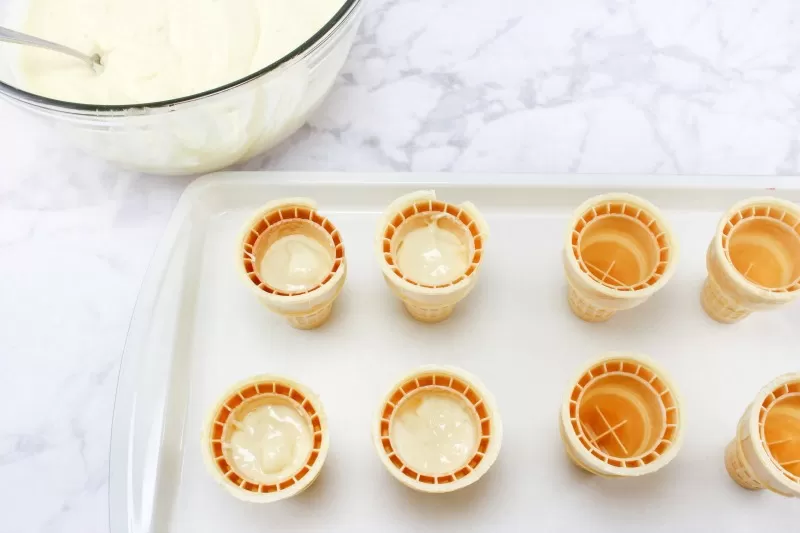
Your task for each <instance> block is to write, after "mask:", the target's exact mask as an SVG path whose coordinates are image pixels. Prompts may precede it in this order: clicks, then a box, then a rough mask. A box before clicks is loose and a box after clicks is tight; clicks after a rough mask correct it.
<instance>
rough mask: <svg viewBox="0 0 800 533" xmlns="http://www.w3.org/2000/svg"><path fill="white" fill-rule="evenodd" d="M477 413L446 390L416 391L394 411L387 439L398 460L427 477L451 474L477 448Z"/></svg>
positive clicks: (478, 424) (471, 455) (466, 461)
mask: <svg viewBox="0 0 800 533" xmlns="http://www.w3.org/2000/svg"><path fill="white" fill-rule="evenodd" d="M479 426H480V422H479V421H478V417H477V413H475V410H474V409H473V408H472V405H471V404H469V403H467V402H465V401H464V400H463V399H462V398H461V397H459V396H457V395H456V394H453V393H450V392H447V391H437V390H431V391H425V390H422V391H419V392H417V393H416V394H412V395H411V396H409V397H408V398H407V399H406V400H405V401H403V402H402V403H401V404H400V405H399V406H398V408H397V413H396V414H395V415H394V417H393V419H392V424H391V426H390V431H389V438H390V440H391V442H392V446H393V447H394V449H395V450H397V455H398V456H399V457H400V459H401V460H402V461H403V462H404V463H405V464H407V465H408V466H409V467H410V468H412V469H413V470H416V471H417V472H421V473H425V474H429V475H436V476H438V475H441V474H446V473H448V472H455V471H456V470H459V469H461V468H462V467H464V466H465V465H466V464H467V463H468V462H469V460H470V459H471V458H472V457H473V455H474V454H475V452H476V451H477V449H478V441H479V433H478V427H479Z"/></svg>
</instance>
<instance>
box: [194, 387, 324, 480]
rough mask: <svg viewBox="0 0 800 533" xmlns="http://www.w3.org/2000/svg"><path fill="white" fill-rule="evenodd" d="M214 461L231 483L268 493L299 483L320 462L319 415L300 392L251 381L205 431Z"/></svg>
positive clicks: (321, 431)
mask: <svg viewBox="0 0 800 533" xmlns="http://www.w3.org/2000/svg"><path fill="white" fill-rule="evenodd" d="M209 439H210V442H209V443H208V445H209V446H210V447H211V450H210V451H211V455H212V460H213V463H214V464H215V466H216V468H218V469H219V472H220V474H221V475H222V476H223V477H224V478H225V479H226V480H227V481H228V482H230V483H231V484H233V485H235V486H238V487H239V488H241V489H244V490H245V491H248V492H253V493H272V492H277V491H280V490H284V489H287V488H289V487H292V486H293V485H295V484H298V483H301V482H302V481H301V480H303V478H305V476H306V475H307V474H308V473H309V471H310V470H311V469H313V468H314V467H315V463H316V462H317V461H318V460H319V456H320V451H321V448H322V441H323V429H322V422H321V419H320V415H319V414H318V413H317V409H316V408H315V407H314V406H313V405H312V403H311V401H310V400H308V399H307V398H306V397H305V396H304V395H303V394H302V393H301V392H299V391H297V390H294V389H293V388H291V387H290V386H288V385H285V384H282V383H276V382H264V383H254V384H252V385H249V386H246V387H245V388H243V389H242V390H240V391H237V392H236V393H234V394H233V395H231V396H230V397H229V398H228V399H227V400H226V401H225V402H224V403H223V404H222V405H221V407H220V408H219V409H218V411H217V413H216V414H215V417H214V420H213V422H212V425H211V428H210V435H209Z"/></svg>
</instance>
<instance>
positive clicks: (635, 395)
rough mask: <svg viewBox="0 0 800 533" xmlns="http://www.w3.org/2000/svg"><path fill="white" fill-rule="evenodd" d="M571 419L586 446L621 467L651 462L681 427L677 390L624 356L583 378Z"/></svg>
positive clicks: (574, 396)
mask: <svg viewBox="0 0 800 533" xmlns="http://www.w3.org/2000/svg"><path fill="white" fill-rule="evenodd" d="M570 418H571V423H572V427H573V430H574V431H575V433H576V435H577V436H578V440H579V441H580V442H581V444H582V445H583V446H584V448H585V449H586V450H587V451H588V452H589V453H591V454H592V455H593V456H595V457H597V458H598V459H600V460H602V461H603V462H605V463H608V464H610V465H611V466H616V467H626V468H636V467H639V466H644V465H647V464H649V463H652V462H653V461H655V460H656V459H658V458H659V457H660V456H661V455H663V454H664V452H666V451H667V449H669V447H670V446H671V445H672V443H673V442H674V440H675V438H676V436H677V429H678V428H677V424H678V411H677V405H676V403H675V399H674V397H673V395H672V392H671V391H670V390H669V389H668V388H667V387H666V385H665V384H664V383H663V382H662V381H661V380H660V379H659V378H658V377H657V376H656V375H655V374H654V373H653V372H652V371H650V370H648V369H647V368H645V367H644V366H642V365H641V364H638V363H636V362H633V361H624V360H610V361H606V362H604V363H601V364H599V365H598V366H597V367H595V368H593V369H591V370H590V371H589V372H587V373H586V374H584V375H583V376H582V377H581V378H580V380H579V381H578V383H577V384H576V386H575V387H574V389H573V391H572V395H571V399H570Z"/></svg>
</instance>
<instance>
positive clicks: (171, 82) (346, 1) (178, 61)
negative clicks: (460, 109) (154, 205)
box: [0, 0, 362, 174]
mask: <svg viewBox="0 0 800 533" xmlns="http://www.w3.org/2000/svg"><path fill="white" fill-rule="evenodd" d="M30 1H32V2H34V4H33V8H34V10H33V11H29V9H28V8H29V7H30V6H29V5H28V4H27V3H26V2H23V1H22V0H19V1H11V2H7V3H4V5H3V6H0V23H2V24H3V25H5V26H8V27H14V28H23V29H28V30H29V31H30V30H31V29H35V30H36V31H35V32H34V33H36V34H38V36H40V37H44V38H51V39H53V40H59V37H60V38H61V41H62V42H63V43H64V44H66V45H72V46H73V47H75V48H78V49H81V50H84V49H92V50H95V51H96V50H97V48H103V47H104V46H105V47H107V48H108V47H110V48H113V47H114V45H118V47H117V48H114V49H113V50H111V51H109V50H108V49H106V54H105V57H106V59H105V61H106V65H105V68H104V69H103V70H102V72H100V73H99V75H97V79H95V78H92V79H90V80H89V81H91V82H92V83H89V84H85V85H81V76H80V75H77V74H75V73H74V72H73V71H72V67H67V68H66V69H65V70H62V71H61V74H58V73H54V74H44V73H40V74H38V75H36V74H34V75H32V74H31V72H32V71H36V69H37V68H38V67H37V65H41V63H39V62H40V61H46V62H47V63H49V62H51V61H55V62H61V61H64V60H69V59H70V58H56V57H52V58H48V59H47V60H44V59H42V58H44V56H43V55H41V54H44V53H46V52H43V51H40V50H31V51H28V50H25V51H22V50H21V48H22V47H15V46H6V47H2V49H0V53H2V54H4V55H5V59H6V61H5V62H0V96H2V97H4V98H6V99H7V100H9V101H11V102H12V103H14V104H16V105H18V106H20V107H22V108H23V109H25V110H28V111H31V112H33V113H35V114H36V115H38V116H40V117H43V118H45V119H46V120H47V121H49V122H50V123H51V124H52V125H53V126H54V127H56V128H57V129H59V130H61V131H62V132H63V133H64V135H65V136H66V137H67V138H68V139H69V140H71V141H72V142H74V143H75V144H77V145H78V146H79V147H80V148H82V149H84V150H85V151H87V152H90V153H93V154H95V155H97V156H99V157H102V158H104V159H107V160H109V161H112V162H115V163H118V164H121V165H123V166H126V167H130V168H134V169H136V170H139V171H144V172H152V173H158V174H190V173H201V172H210V171H214V170H218V169H220V168H223V167H226V166H228V165H231V164H234V163H237V162H240V161H244V160H246V159H249V158H251V157H253V156H255V155H257V154H259V153H262V152H264V151H266V150H268V149H269V148H271V147H273V146H275V145H276V144H278V143H280V142H281V141H283V140H284V139H286V138H287V137H288V136H289V135H291V134H292V133H293V132H294V131H296V130H297V129H298V128H299V127H300V126H301V125H302V124H303V123H304V122H305V121H306V119H307V117H308V115H309V114H310V113H311V112H312V111H313V110H314V109H315V108H316V107H317V105H319V103H320V102H321V101H322V99H323V98H324V96H325V95H326V94H327V92H328V91H329V90H330V88H331V86H332V85H333V82H334V81H335V79H336V76H337V74H338V72H339V70H340V69H341V67H342V65H343V64H344V61H345V59H346V57H347V54H348V52H349V49H350V47H351V46H352V42H353V38H354V36H355V32H356V29H357V27H358V24H359V22H360V20H361V15H362V9H361V8H362V2H361V0H321V2H320V3H314V4H313V5H315V6H316V7H315V16H314V17H310V16H307V15H308V14H307V13H306V14H304V15H298V16H299V17H301V18H302V17H306V18H304V19H303V23H302V24H300V23H297V24H294V25H292V24H289V25H288V26H289V27H291V28H294V30H293V31H294V33H295V37H291V36H282V37H280V38H276V37H275V31H272V30H270V27H271V26H270V23H266V24H263V27H259V28H255V26H254V24H253V23H254V20H255V18H254V17H253V16H252V15H254V13H255V12H256V11H258V10H259V9H262V8H263V9H266V7H268V6H272V8H273V9H275V10H276V12H277V13H280V9H279V8H285V9H290V7H291V9H293V10H294V9H301V7H302V6H307V5H310V4H311V2H312V0H303V1H301V2H294V1H292V2H289V0H248V1H247V2H236V3H235V4H236V6H237V7H236V8H235V9H234V8H233V7H232V4H233V3H231V2H212V1H211V0H201V1H198V2H188V1H186V0H170V1H166V0H165V1H164V2H156V0H147V1H144V2H140V3H136V2H131V0H70V1H69V2H66V1H63V0H62V1H61V2H58V1H57V0H30ZM337 1H338V2H343V3H342V4H341V7H339V8H338V9H337V8H336V6H335V4H336V2H337ZM101 2H104V3H106V4H108V5H113V6H117V7H118V8H119V9H122V14H119V13H118V14H115V15H114V16H113V17H112V20H116V21H118V22H117V23H116V24H117V26H118V30H117V31H116V32H113V31H105V30H104V31H99V30H98V31H97V33H95V32H94V31H92V32H91V35H92V37H91V38H92V39H93V41H88V40H86V41H82V42H79V41H80V39H79V38H78V37H73V38H67V39H64V38H63V37H64V35H60V34H59V35H55V33H53V34H50V33H48V34H43V31H41V30H42V29H43V28H45V27H48V28H49V27H51V26H52V25H55V26H56V27H61V26H59V24H60V22H58V21H57V20H55V19H56V18H57V17H53V20H44V19H45V18H46V17H42V19H41V20H40V22H39V23H37V24H30V25H28V24H26V22H25V21H26V20H28V19H29V18H31V17H29V16H28V13H32V14H33V15H35V13H36V9H38V8H37V6H50V4H52V6H51V7H52V8H53V9H57V10H58V11H63V10H65V9H67V7H66V6H61V4H66V5H67V6H70V8H69V9H67V10H68V11H69V10H74V12H75V13H76V14H75V15H73V16H75V17H78V18H80V17H88V20H87V24H88V23H90V22H91V21H92V20H95V19H93V18H92V17H94V15H91V16H89V15H87V14H86V13H85V11H84V9H86V10H90V9H97V6H96V5H94V4H99V3H101ZM40 3H41V4H40ZM84 4H85V5H84ZM216 4H220V6H223V5H224V6H227V7H225V8H221V7H219V6H217V5H216ZM240 4H241V5H240ZM323 5H325V6H327V8H325V9H318V8H319V6H323ZM120 6H124V7H120ZM194 6H197V8H195V7H194ZM248 6H249V7H248ZM281 6H282V7H281ZM189 7H192V9H199V8H207V9H211V8H213V9H217V10H220V9H221V11H217V12H214V13H213V14H211V13H210V12H208V11H207V12H205V14H200V13H199V12H198V13H193V14H192V15H191V17H194V18H193V20H192V21H191V22H190V21H189V20H188V19H186V20H184V19H181V17H183V16H187V17H188V16H189V15H188V14H186V13H184V14H183V15H182V14H181V13H182V12H184V11H186V10H189ZM161 9H172V10H174V11H175V12H176V13H177V15H174V14H170V15H169V16H166V15H164V16H162V15H163V13H162V15H159V16H162V20H164V21H171V22H170V23H169V24H167V23H166V22H165V23H164V26H165V27H164V29H162V30H160V31H157V30H156V29H153V28H152V27H150V26H148V25H150V24H151V23H152V21H151V19H149V18H147V13H148V10H150V12H151V13H152V12H153V10H156V13H161V11H157V10H161ZM126 10H127V11H126ZM239 10H244V11H247V10H249V11H248V13H249V14H248V15H246V16H244V15H243V14H242V13H243V11H239ZM234 11H235V12H234ZM297 13H299V11H298V12H297ZM63 16H67V15H63ZM243 16H244V18H245V19H246V21H244V20H243V19H242V17H243ZM175 17H177V19H176V18H175ZM280 17H283V19H281V18H280ZM34 18H35V19H36V20H39V17H34ZM175 20H178V21H181V20H183V21H184V22H185V23H184V22H179V23H177V24H176V23H175ZM275 20H276V21H278V22H280V20H287V15H286V14H284V15H280V16H276V17H275ZM126 21H127V22H128V23H129V26H130V33H126V32H127V31H128V30H127V29H126V30H125V31H122V30H120V29H119V26H124V24H125V22H126ZM95 22H96V21H95ZM245 22H247V24H245ZM261 22H263V21H261ZM137 25H138V26H137ZM317 25H318V26H319V27H318V28H316V29H314V28H313V27H314V26H317ZM135 27H139V29H140V30H141V31H142V32H143V33H142V34H141V35H139V34H137V33H136V31H134V28H135ZM146 27H147V28H150V30H149V33H148V31H145V30H146ZM158 27H159V26H158V25H156V28H158ZM167 27H168V28H167ZM204 28H205V29H204ZM231 28H247V31H244V30H242V31H241V32H239V31H236V32H234V31H232V29H231ZM111 29H113V28H111ZM273 30H275V28H273ZM52 31H53V32H56V33H58V32H64V31H66V30H64V29H63V28H62V29H61V30H57V29H53V30H52ZM270 31H272V33H270ZM87 32H88V30H87ZM226 32H227V33H226ZM306 33H307V34H308V35H307V36H306V37H305V40H302V39H303V36H304V35H305V34H306ZM112 34H114V35H113V39H112ZM240 34H241V35H240ZM301 34H302V35H301ZM95 35H96V36H97V37H95ZM214 35H219V36H220V37H219V39H220V40H218V41H216V42H217V44H220V43H221V46H217V47H213V50H214V51H213V52H211V48H212V47H211V46H210V44H209V43H206V42H205V41H203V38H204V37H205V36H208V38H209V39H210V38H211V37H212V36H214ZM267 35H272V38H270V43H271V44H272V43H274V44H275V46H274V47H273V46H266V45H263V46H262V44H261V39H262V38H264V37H265V36H267ZM73 39H77V41H76V40H73ZM159 39H161V41H159ZM94 41H96V42H94ZM134 41H135V42H138V43H140V44H141V49H140V48H136V47H135V46H133V45H132V44H131V43H132V42H134ZM125 43H128V44H127V45H126V44H125ZM198 43H200V45H198ZM167 45H169V46H167ZM196 45H197V47H198V50H196V51H195V50H193V46H196ZM137 50H138V51H137ZM176 50H177V51H180V50H183V52H180V53H179V52H177V51H176ZM158 51H161V52H162V53H163V57H162V56H159V55H158ZM140 52H141V53H145V54H148V55H147V56H146V58H145V57H144V56H142V57H139V54H140ZM154 52H155V54H156V56H157V57H155V58H152V57H151V56H150V55H149V54H152V53H154ZM52 55H53V56H55V54H52ZM232 57H233V58H235V59H236V60H231V58H232ZM150 60H153V61H155V65H157V66H158V68H155V67H154V70H152V71H150V72H148V70H147V69H148V68H149V67H150V63H148V61H150ZM262 62H263V63H262ZM270 62H271V63H270ZM126 66H127V67H126ZM81 67H84V66H83V65H81V64H80V63H78V64H77V65H75V68H81ZM36 72H39V71H36ZM87 75H88V76H94V74H88V73H87ZM59 76H60V77H61V78H60V79H61V81H59ZM83 81H86V80H83ZM61 82H63V84H62V83H61ZM187 91H195V92H188V93H187ZM56 93H58V95H57V94H56ZM87 102H91V103H87Z"/></svg>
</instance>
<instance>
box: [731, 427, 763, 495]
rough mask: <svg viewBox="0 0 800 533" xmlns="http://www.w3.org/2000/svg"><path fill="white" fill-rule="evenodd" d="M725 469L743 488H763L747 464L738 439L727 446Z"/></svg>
mask: <svg viewBox="0 0 800 533" xmlns="http://www.w3.org/2000/svg"><path fill="white" fill-rule="evenodd" d="M725 470H727V471H728V475H729V476H731V478H733V480H734V481H735V482H736V483H737V484H739V486H740V487H742V488H745V489H748V490H758V489H761V488H763V486H762V485H761V483H759V482H758V480H757V479H756V478H755V477H754V475H753V472H752V471H751V470H750V468H749V467H748V466H747V463H746V460H745V458H744V454H743V453H742V449H741V447H740V445H739V442H738V441H737V439H733V440H732V441H731V442H730V443H728V446H726V447H725Z"/></svg>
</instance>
